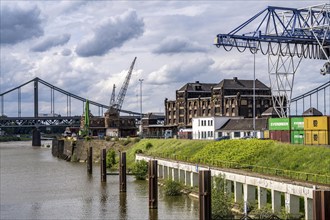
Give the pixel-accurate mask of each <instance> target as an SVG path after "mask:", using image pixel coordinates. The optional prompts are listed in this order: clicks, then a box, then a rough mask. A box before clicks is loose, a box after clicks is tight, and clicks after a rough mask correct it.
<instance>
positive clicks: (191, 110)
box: [164, 77, 272, 129]
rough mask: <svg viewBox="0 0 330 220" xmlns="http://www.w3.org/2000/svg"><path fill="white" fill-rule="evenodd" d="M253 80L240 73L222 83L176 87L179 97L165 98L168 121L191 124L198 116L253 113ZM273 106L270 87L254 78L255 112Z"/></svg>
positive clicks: (231, 115)
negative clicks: (240, 77)
mask: <svg viewBox="0 0 330 220" xmlns="http://www.w3.org/2000/svg"><path fill="white" fill-rule="evenodd" d="M253 82H254V80H241V79H238V78H237V77H234V78H233V79H224V80H222V81H221V82H220V83H217V84H216V83H200V82H199V81H196V82H195V83H187V84H186V85H184V86H183V87H181V88H180V89H179V90H177V91H176V99H175V100H168V99H165V103H164V104H165V125H167V126H177V127H178V128H179V129H180V128H191V127H192V119H193V118H196V117H213V116H227V117H237V116H240V117H246V118H252V117H253V88H254V87H253V84H254V83H253ZM269 107H272V96H271V90H270V88H269V87H267V86H266V85H265V84H264V83H262V82H261V81H259V80H258V79H256V80H255V115H256V117H260V116H261V114H262V112H264V111H265V110H267V109H268V108H269Z"/></svg>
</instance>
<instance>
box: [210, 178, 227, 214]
mask: <svg viewBox="0 0 330 220" xmlns="http://www.w3.org/2000/svg"><path fill="white" fill-rule="evenodd" d="M212 180H213V181H212V191H211V195H212V200H211V201H212V202H211V203H212V204H211V206H212V219H226V218H228V217H230V216H231V215H232V213H231V211H230V198H229V196H228V195H227V194H226V193H225V189H226V180H225V178H224V177H222V176H215V177H213V179H212Z"/></svg>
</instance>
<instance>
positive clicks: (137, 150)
mask: <svg viewBox="0 0 330 220" xmlns="http://www.w3.org/2000/svg"><path fill="white" fill-rule="evenodd" d="M142 153H143V151H142V150H141V149H136V150H135V152H134V154H142Z"/></svg>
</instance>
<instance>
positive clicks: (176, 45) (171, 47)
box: [153, 37, 206, 54]
mask: <svg viewBox="0 0 330 220" xmlns="http://www.w3.org/2000/svg"><path fill="white" fill-rule="evenodd" d="M153 52H154V53H156V54H174V53H195V52H206V48H205V47H202V46H200V45H199V44H198V43H197V42H192V41H191V40H189V39H187V38H183V37H169V38H166V39H164V40H163V41H162V42H161V43H160V45H159V46H158V47H157V48H155V49H154V50H153Z"/></svg>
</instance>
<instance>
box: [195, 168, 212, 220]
mask: <svg viewBox="0 0 330 220" xmlns="http://www.w3.org/2000/svg"><path fill="white" fill-rule="evenodd" d="M198 176H199V219H200V220H211V217H212V212H211V171H210V170H201V171H199V175H198Z"/></svg>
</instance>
